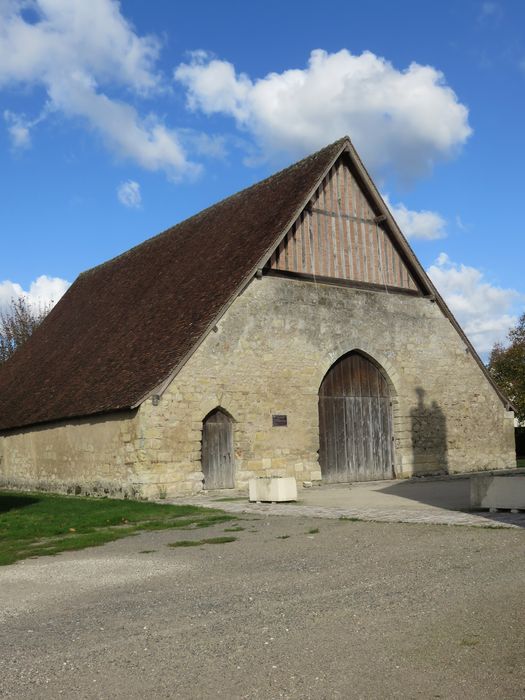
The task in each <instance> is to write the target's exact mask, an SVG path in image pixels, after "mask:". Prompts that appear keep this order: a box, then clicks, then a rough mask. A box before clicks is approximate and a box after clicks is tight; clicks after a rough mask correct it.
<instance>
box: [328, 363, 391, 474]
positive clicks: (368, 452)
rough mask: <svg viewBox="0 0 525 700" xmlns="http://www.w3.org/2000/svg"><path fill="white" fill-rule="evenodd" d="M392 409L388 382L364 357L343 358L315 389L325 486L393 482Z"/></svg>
mask: <svg viewBox="0 0 525 700" xmlns="http://www.w3.org/2000/svg"><path fill="white" fill-rule="evenodd" d="M392 434H393V432H392V405H391V398H390V390H389V386H388V382H387V381H386V379H385V376H384V375H383V373H382V372H381V370H380V369H379V368H378V367H377V366H376V365H375V364H374V363H373V362H371V361H370V360H369V359H368V358H366V357H365V356H364V355H361V354H360V353H358V352H351V353H349V354H348V355H344V356H343V357H341V358H340V359H339V360H337V362H335V363H334V364H333V365H332V367H331V368H330V369H329V370H328V372H327V373H326V375H325V377H324V379H323V381H322V383H321V387H320V389H319V463H320V465H321V474H322V476H323V480H324V481H327V482H344V481H374V480H376V479H392V478H393V476H394V464H393V463H394V458H393V457H394V455H393V437H392Z"/></svg>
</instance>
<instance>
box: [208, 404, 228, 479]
mask: <svg viewBox="0 0 525 700" xmlns="http://www.w3.org/2000/svg"><path fill="white" fill-rule="evenodd" d="M202 471H203V474H204V488H205V489H232V488H233V487H234V485H235V484H234V461H233V425H232V419H231V418H230V416H228V415H227V414H226V413H225V412H224V411H221V409H220V408H217V409H215V411H212V413H210V414H208V415H207V416H206V418H205V419H204V421H203V424H202Z"/></svg>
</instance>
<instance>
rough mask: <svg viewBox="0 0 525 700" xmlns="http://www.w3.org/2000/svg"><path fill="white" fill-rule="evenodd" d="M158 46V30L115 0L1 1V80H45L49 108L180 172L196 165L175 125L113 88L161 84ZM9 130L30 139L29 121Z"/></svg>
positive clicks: (135, 89) (146, 90)
mask: <svg viewBox="0 0 525 700" xmlns="http://www.w3.org/2000/svg"><path fill="white" fill-rule="evenodd" d="M27 10H31V11H32V12H33V14H34V21H33V18H32V20H31V21H30V20H29V19H27V17H26V15H25V14H24V11H27ZM159 48H160V46H159V42H158V40H157V39H156V38H154V37H152V36H142V37H141V36H138V35H137V34H136V33H135V31H134V29H133V28H132V26H131V25H130V24H129V23H128V22H127V20H126V19H125V18H124V17H123V16H122V14H121V12H120V4H119V3H118V2H116V1H115V0H89V2H86V1H85V0H2V2H0V88H2V87H7V86H10V85H17V84H25V85H33V86H42V87H44V89H45V90H46V92H47V95H48V109H49V111H52V110H59V111H61V112H62V113H63V114H65V115H66V116H68V117H74V118H80V119H81V120H83V121H85V122H86V123H87V124H88V125H89V126H90V127H91V128H92V129H94V130H95V131H96V132H98V133H99V134H100V135H101V137H102V138H103V140H104V141H105V143H106V144H107V145H108V147H109V148H111V149H112V150H113V151H114V152H116V153H117V154H118V155H119V156H122V157H126V158H131V159H133V160H135V161H136V162H137V163H138V164H139V165H141V166H142V167H144V168H147V169H149V170H163V171H165V172H166V173H167V175H168V176H169V177H170V178H173V179H177V178H178V177H180V176H181V175H185V174H189V175H193V174H195V173H196V172H198V166H197V165H195V164H194V163H191V162H190V161H188V159H187V157H186V154H185V152H184V149H183V147H182V146H181V143H180V141H179V138H178V136H177V133H176V132H175V131H174V130H173V129H170V128H168V127H167V126H165V125H164V124H163V123H162V121H161V120H160V119H159V117H157V116H156V115H154V114H150V115H148V116H146V117H141V116H140V115H139V114H138V112H137V110H136V109H135V107H133V106H131V105H130V104H128V103H127V102H125V101H123V100H122V99H116V98H112V97H110V96H109V95H108V94H107V93H108V92H109V90H110V89H112V88H117V89H120V90H122V89H125V90H127V91H129V92H131V93H133V94H134V95H135V96H138V97H146V96H148V95H151V94H153V93H155V92H156V91H159V90H161V89H162V79H161V76H160V74H159V73H158V72H157V71H156V61H157V58H158V55H159ZM13 123H14V122H13ZM15 126H16V125H15ZM11 136H12V137H14V138H15V140H16V139H17V138H18V140H19V143H20V144H21V145H23V144H25V145H27V143H28V140H29V133H28V131H27V126H26V131H24V127H23V126H22V128H21V129H19V130H18V133H17V132H15V133H14V134H13V131H11Z"/></svg>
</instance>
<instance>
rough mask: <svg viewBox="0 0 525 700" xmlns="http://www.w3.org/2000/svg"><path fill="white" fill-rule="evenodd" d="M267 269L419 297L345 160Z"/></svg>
mask: <svg viewBox="0 0 525 700" xmlns="http://www.w3.org/2000/svg"><path fill="white" fill-rule="evenodd" d="M267 268H269V269H270V270H273V271H276V272H288V273H290V272H291V273H295V274H301V275H308V276H315V277H323V278H332V279H338V280H348V281H349V282H355V283H360V284H370V285H374V286H380V287H381V288H388V287H392V288H398V289H402V290H406V291H410V292H413V293H418V292H419V291H420V290H419V287H418V285H417V283H416V282H415V280H414V277H413V275H412V274H411V272H410V270H409V268H408V266H407V264H406V263H405V261H404V259H403V257H402V256H401V254H400V253H399V250H398V248H397V246H396V245H395V244H394V243H393V241H392V239H391V237H390V236H389V234H388V233H387V231H386V230H385V229H384V228H383V227H382V225H381V223H378V222H377V221H376V219H375V214H374V211H373V210H372V208H371V206H370V203H369V201H368V199H367V198H366V197H365V195H364V194H363V191H362V189H361V187H360V186H359V184H358V182H357V180H356V178H355V177H354V175H353V174H352V172H351V170H350V168H349V166H348V164H347V162H346V159H344V156H343V157H341V158H339V160H338V161H337V162H336V163H335V164H334V166H333V167H332V168H331V169H330V171H329V173H328V174H327V175H326V177H325V178H324V179H323V181H322V182H321V184H320V185H319V187H318V188H317V191H316V193H315V195H314V197H313V198H312V200H311V202H310V206H309V207H307V208H306V209H305V210H304V211H303V212H302V214H301V215H300V216H299V218H298V219H297V221H296V222H295V223H294V225H293V226H292V228H291V229H290V231H289V232H288V233H287V235H286V236H285V238H283V240H282V241H281V243H280V244H279V246H278V247H277V249H276V250H275V251H274V253H273V255H272V256H271V258H270V260H269V263H268V266H267Z"/></svg>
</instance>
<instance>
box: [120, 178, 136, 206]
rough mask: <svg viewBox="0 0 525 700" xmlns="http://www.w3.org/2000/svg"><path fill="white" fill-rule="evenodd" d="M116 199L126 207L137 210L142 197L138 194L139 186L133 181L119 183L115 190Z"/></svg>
mask: <svg viewBox="0 0 525 700" xmlns="http://www.w3.org/2000/svg"><path fill="white" fill-rule="evenodd" d="M117 197H118V199H119V202H121V203H122V204H124V206H126V207H131V208H133V209H138V208H139V207H140V205H141V204H142V195H141V193H140V185H139V183H138V182H135V180H126V182H121V183H120V185H119V186H118V188H117Z"/></svg>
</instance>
